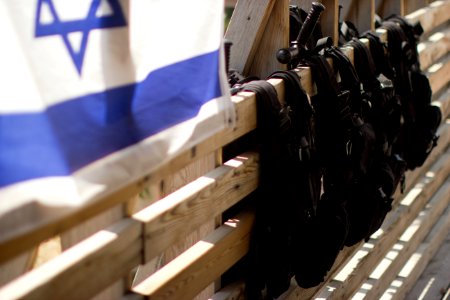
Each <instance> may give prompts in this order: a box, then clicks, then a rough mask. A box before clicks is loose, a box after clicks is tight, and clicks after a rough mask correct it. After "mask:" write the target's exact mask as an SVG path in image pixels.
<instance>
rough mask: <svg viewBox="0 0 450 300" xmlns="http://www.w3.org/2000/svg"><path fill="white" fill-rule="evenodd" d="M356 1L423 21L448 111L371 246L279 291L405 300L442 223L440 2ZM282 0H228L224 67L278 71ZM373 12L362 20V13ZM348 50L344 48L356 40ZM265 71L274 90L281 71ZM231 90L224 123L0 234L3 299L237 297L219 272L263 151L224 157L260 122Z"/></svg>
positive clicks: (247, 220)
mask: <svg viewBox="0 0 450 300" xmlns="http://www.w3.org/2000/svg"><path fill="white" fill-rule="evenodd" d="M353 2H354V4H353V5H349V7H348V8H346V9H345V10H343V11H342V12H341V18H343V19H344V20H345V19H348V20H352V21H354V22H355V24H357V25H358V26H359V28H361V29H363V30H368V29H373V28H371V23H370V22H371V21H372V20H373V16H374V13H375V11H377V12H378V13H379V14H380V15H381V16H382V17H384V16H387V15H388V14H390V13H400V14H403V15H407V16H406V17H407V19H409V20H411V21H415V20H420V22H421V24H422V26H423V28H424V30H425V33H424V35H423V39H422V41H421V44H420V45H419V54H420V61H421V65H422V69H424V70H426V71H427V75H428V76H429V79H430V82H431V86H432V90H433V94H434V98H433V100H434V104H435V105H437V106H439V107H440V108H441V111H442V115H443V116H444V118H443V122H442V124H441V126H440V129H439V135H440V139H439V143H438V146H437V147H436V148H435V149H434V150H433V152H432V153H431V155H430V157H429V158H428V159H427V161H426V162H425V164H424V165H423V166H422V167H421V168H419V169H416V170H414V171H413V172H408V173H407V180H406V192H405V193H404V194H400V193H399V192H397V193H396V197H395V200H394V208H393V210H392V211H391V212H390V213H389V214H388V216H387V218H386V220H385V222H384V223H383V226H382V228H381V230H379V231H378V232H376V233H375V234H374V235H373V236H372V237H371V239H370V240H369V241H368V242H367V243H360V244H358V245H355V246H353V247H350V248H344V250H343V251H341V253H340V255H339V256H338V258H337V260H336V262H335V264H334V266H333V268H332V270H331V271H330V272H329V274H328V276H327V279H326V280H325V282H323V283H322V284H320V285H319V286H317V287H314V288H310V289H302V288H300V287H298V286H296V284H295V283H294V282H293V283H292V285H291V288H290V289H289V290H288V291H287V292H286V293H285V294H283V295H282V297H281V298H283V299H310V298H313V297H323V298H327V299H348V298H350V297H351V296H354V295H356V296H357V297H360V298H363V297H366V298H367V299H379V298H381V297H386V298H396V299H402V297H403V296H404V295H405V293H406V292H407V291H408V290H409V289H410V288H411V285H412V284H413V283H414V282H415V280H416V279H417V277H418V276H419V274H420V272H421V270H423V269H424V267H425V266H426V265H427V263H428V261H429V260H430V258H431V257H432V256H433V254H434V252H435V251H436V250H437V249H438V247H439V245H440V244H441V242H442V240H443V239H444V238H445V236H446V235H447V234H448V232H449V228H450V213H449V209H450V208H449V202H450V197H449V195H450V191H449V189H450V178H449V174H450V150H449V149H448V145H449V141H450V122H449V121H448V119H447V117H448V116H449V115H450V89H449V88H448V83H449V79H450V56H449V49H450V27H449V26H448V24H449V23H448V22H449V21H450V1H449V0H447V1H434V2H431V3H428V2H427V1H406V0H396V1H393V0H392V1H373V0H372V1H360V2H358V1H353ZM323 3H324V4H325V6H326V7H327V11H326V12H325V13H324V15H323V16H322V21H321V22H322V25H323V28H324V32H325V34H329V35H331V36H333V37H334V40H335V41H337V38H336V36H337V31H336V30H337V26H336V25H337V12H338V5H339V2H337V1H334V0H326V1H325V0H324V1H323ZM357 3H358V4H357ZM288 4H289V2H288V1H287V0H278V1H275V0H258V1H256V0H240V1H238V2H237V6H236V9H235V13H234V14H233V17H232V19H231V22H230V27H229V28H228V31H227V33H226V37H227V38H228V39H231V40H232V41H233V44H234V45H233V50H232V53H234V54H232V57H231V64H232V66H233V67H234V68H236V69H238V70H239V71H241V72H243V73H246V74H255V75H258V76H260V77H261V78H265V76H267V75H268V74H269V73H270V72H271V71H274V70H277V69H282V68H283V66H281V65H279V64H278V63H277V62H276V60H275V58H274V53H275V51H276V50H277V49H279V48H281V47H285V46H287V42H288V41H287V32H288V31H287V29H288V28H287V25H286V24H287V20H288V18H287V6H288ZM297 4H299V5H300V6H302V7H308V5H310V3H309V1H297ZM369 11H370V16H371V17H370V18H368V17H363V16H364V15H367V16H368V15H369V14H368V13H367V12H369ZM364 22H366V23H364ZM377 32H378V34H379V35H380V37H381V38H382V39H384V40H386V38H387V37H386V34H385V33H384V32H383V31H380V30H379V31H377ZM366 42H367V41H366ZM387 42H389V41H387ZM345 51H346V54H347V55H348V56H349V57H350V58H352V49H345ZM296 71H297V72H298V74H299V75H300V76H301V83H302V86H303V87H304V89H305V90H306V91H307V93H308V94H310V95H312V94H314V93H315V86H314V83H313V82H312V80H311V76H310V70H309V69H308V68H300V69H297V70H296ZM268 81H269V82H270V83H272V84H273V85H274V86H275V88H276V90H277V92H278V95H279V98H280V99H279V100H280V101H283V98H284V84H283V82H282V80H281V79H270V80H268ZM232 100H233V102H234V105H235V109H236V126H235V127H234V128H228V129H225V130H223V131H221V132H219V133H218V134H216V135H214V136H212V137H210V138H208V139H207V140H205V141H204V142H202V143H200V144H198V145H196V146H195V147H193V148H192V149H190V150H189V151H186V152H185V153H182V154H180V155H179V156H177V157H176V158H174V159H173V160H171V161H170V162H169V163H167V164H165V165H164V166H162V167H160V168H159V169H158V170H156V171H155V172H152V173H150V174H148V175H147V176H145V177H143V178H140V179H139V180H138V181H136V182H133V183H132V184H130V185H128V186H126V187H123V188H121V189H119V190H115V191H109V192H108V193H107V194H106V195H105V196H104V197H102V198H101V199H96V200H95V201H91V202H90V203H89V204H88V205H87V206H85V207H83V208H81V209H74V210H71V211H70V212H68V213H67V215H65V216H64V217H63V218H58V219H49V220H48V221H47V222H46V223H43V224H41V225H40V226H38V227H36V228H29V229H28V230H26V231H24V232H21V233H20V234H15V235H13V236H1V237H0V286H1V287H0V299H19V298H24V299H65V300H68V299H86V298H92V297H95V298H96V299H141V298H146V297H148V298H150V299H191V298H197V299H208V298H212V299H217V300H218V299H241V298H243V297H244V288H245V286H244V281H243V280H242V278H239V277H238V276H236V275H235V276H231V279H230V277H227V280H225V279H224V277H223V276H222V275H223V274H224V273H225V272H226V271H227V270H229V269H230V268H231V267H233V266H234V265H235V264H236V263H237V262H238V261H239V260H240V259H242V258H243V257H244V256H245V255H246V254H247V252H248V250H249V240H250V239H249V235H250V233H251V229H252V226H253V223H254V218H255V212H254V210H253V209H252V208H251V206H242V207H241V206H240V205H239V204H241V203H243V202H244V201H243V200H245V199H246V198H247V196H249V195H251V193H252V192H253V191H255V190H256V188H257V187H258V171H259V161H258V158H259V157H258V153H257V152H253V151H251V149H248V151H247V152H244V153H242V154H240V155H238V156H236V157H234V158H232V159H229V160H227V161H223V158H222V149H223V147H225V146H226V145H228V144H230V143H231V142H233V141H235V140H236V139H238V138H240V137H242V136H244V135H246V134H248V133H250V132H251V131H252V130H254V129H255V128H256V103H255V95H254V94H253V93H250V92H241V93H238V94H237V95H236V96H233V97H232ZM230 208H233V209H230Z"/></svg>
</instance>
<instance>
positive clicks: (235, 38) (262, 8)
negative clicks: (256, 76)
mask: <svg viewBox="0 0 450 300" xmlns="http://www.w3.org/2000/svg"><path fill="white" fill-rule="evenodd" d="M274 4H275V1H274V0H259V1H257V0H245V1H244V0H241V1H238V2H237V4H236V7H235V9H234V11H233V15H232V16H231V19H230V23H229V24H228V27H227V31H226V32H225V39H227V40H229V41H231V42H232V43H233V46H232V47H231V52H230V62H229V64H230V68H231V69H235V70H237V71H238V72H240V73H242V74H244V75H247V74H248V71H249V69H250V64H251V62H252V61H253V57H254V55H255V53H256V51H257V50H258V46H259V42H260V40H261V37H262V35H263V33H264V29H265V27H266V24H267V22H268V20H269V16H270V13H271V12H272V8H273V5H274Z"/></svg>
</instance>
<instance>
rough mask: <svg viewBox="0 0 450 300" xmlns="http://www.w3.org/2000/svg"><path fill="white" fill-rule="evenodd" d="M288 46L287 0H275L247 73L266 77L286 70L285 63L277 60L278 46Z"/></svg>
mask: <svg viewBox="0 0 450 300" xmlns="http://www.w3.org/2000/svg"><path fill="white" fill-rule="evenodd" d="M288 46H289V0H278V1H276V2H275V4H274V6H273V8H272V12H271V14H270V18H269V21H268V22H267V25H266V28H265V29H264V34H263V36H262V38H261V41H260V42H259V47H258V51H257V52H256V54H255V56H254V58H253V61H252V63H251V65H250V69H249V75H255V76H258V77H259V78H261V79H264V78H267V77H268V76H269V75H270V74H272V73H273V72H274V71H278V70H286V65H283V64H280V63H279V62H278V61H277V58H276V53H277V51H278V50H279V49H280V48H285V47H288Z"/></svg>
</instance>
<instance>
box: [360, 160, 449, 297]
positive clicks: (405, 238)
mask: <svg viewBox="0 0 450 300" xmlns="http://www.w3.org/2000/svg"><path fill="white" fill-rule="evenodd" d="M447 158H450V156H448V157H447ZM448 161H450V159H449V160H447V162H448ZM447 164H448V163H447ZM449 174H450V173H449ZM447 175H448V174H447ZM440 184H441V185H442V188H441V189H440V190H438V193H437V195H436V196H435V197H432V198H431V200H430V201H428V202H427V204H426V208H425V209H424V210H423V211H422V212H421V213H420V215H418V216H417V217H416V218H415V219H414V220H413V221H412V222H410V223H409V226H408V227H407V228H405V229H404V230H403V231H402V234H401V236H400V237H399V238H398V240H397V241H396V243H395V244H394V245H393V246H392V248H391V249H388V250H389V252H388V253H387V254H386V257H388V259H383V260H382V261H381V262H380V264H379V265H378V266H377V268H376V269H375V270H374V272H373V273H372V274H371V276H370V278H369V280H368V281H367V282H368V283H370V284H371V288H370V290H369V291H367V293H366V297H368V299H379V298H380V297H381V296H382V295H383V293H384V291H385V290H386V288H387V287H388V286H389V285H390V283H391V282H392V280H393V279H395V277H396V275H397V274H398V273H399V272H400V270H401V268H402V266H403V265H404V264H405V262H406V261H407V260H408V258H409V257H410V256H411V255H412V254H413V253H414V251H415V249H417V247H418V245H419V244H420V243H421V242H422V241H423V239H424V238H425V236H426V235H427V233H428V232H429V231H430V230H431V228H432V226H433V225H434V222H435V221H436V220H438V219H439V216H440V215H441V214H442V212H443V211H445V209H446V208H447V207H448V204H449V203H450V197H448V195H449V193H450V180H447V181H445V180H444V181H441V183H440ZM418 212H419V211H418ZM378 268H379V269H380V270H379V269H378Z"/></svg>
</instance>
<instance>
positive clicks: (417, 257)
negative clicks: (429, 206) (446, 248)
mask: <svg viewBox="0 0 450 300" xmlns="http://www.w3.org/2000/svg"><path fill="white" fill-rule="evenodd" d="M448 232H450V206H449V207H448V208H447V210H446V211H445V212H444V213H443V214H442V216H441V217H440V218H439V220H438V221H437V222H436V224H435V225H434V226H433V228H432V230H430V232H429V233H428V235H427V237H426V238H425V240H424V241H423V242H422V243H421V244H420V246H419V247H418V248H417V250H416V251H415V253H414V254H413V255H412V256H411V257H410V259H409V261H408V262H407V263H406V264H405V266H404V268H403V269H402V270H401V271H400V273H399V274H398V276H397V278H396V279H395V280H394V281H393V282H392V283H391V286H390V288H388V289H387V290H386V292H385V294H384V295H383V296H382V299H392V300H396V299H398V300H400V299H405V294H406V293H407V292H408V291H410V290H411V288H413V287H414V286H415V285H416V281H417V279H418V277H419V276H420V274H421V273H422V272H423V270H424V269H425V268H426V267H427V265H428V264H429V262H430V260H431V259H432V258H433V256H434V255H435V253H436V251H437V250H438V248H439V246H440V245H441V244H442V242H443V240H445V238H446V236H448ZM447 255H448V253H447ZM442 267H443V268H445V266H441V268H442ZM434 275H435V276H439V275H441V276H446V275H448V269H447V270H442V269H441V273H439V274H434ZM437 280H441V283H442V287H441V290H440V291H439V293H438V292H435V297H436V298H431V297H430V296H431V295H428V294H427V295H425V297H424V298H422V299H442V300H444V299H448V297H449V294H448V291H447V298H445V296H444V295H442V292H443V290H442V288H443V289H445V288H447V289H448V277H441V278H436V281H437ZM433 283H435V282H433ZM446 285H447V286H446ZM386 294H388V295H386ZM385 295H386V297H385ZM438 297H442V298H438ZM406 299H417V298H412V297H410V298H406Z"/></svg>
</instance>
